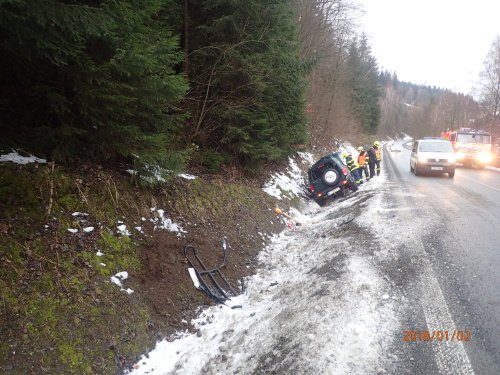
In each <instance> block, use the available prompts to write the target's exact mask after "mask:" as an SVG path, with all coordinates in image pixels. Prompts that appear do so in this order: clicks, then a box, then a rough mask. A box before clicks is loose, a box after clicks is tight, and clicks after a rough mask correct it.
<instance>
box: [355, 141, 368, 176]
mask: <svg viewBox="0 0 500 375" xmlns="http://www.w3.org/2000/svg"><path fill="white" fill-rule="evenodd" d="M358 152H359V155H358V165H359V169H360V175H361V177H363V173H364V174H365V179H366V181H370V173H369V172H368V161H369V160H370V157H369V156H368V153H367V152H366V151H365V149H364V148H363V146H359V147H358Z"/></svg>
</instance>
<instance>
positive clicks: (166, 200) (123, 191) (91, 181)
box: [0, 163, 281, 374]
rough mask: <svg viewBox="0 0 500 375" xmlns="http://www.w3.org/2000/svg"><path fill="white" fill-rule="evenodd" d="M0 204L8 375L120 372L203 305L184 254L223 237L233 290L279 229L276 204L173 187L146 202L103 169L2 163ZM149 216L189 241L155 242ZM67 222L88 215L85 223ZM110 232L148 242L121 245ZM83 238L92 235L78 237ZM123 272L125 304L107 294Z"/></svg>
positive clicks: (198, 184)
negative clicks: (178, 226)
mask: <svg viewBox="0 0 500 375" xmlns="http://www.w3.org/2000/svg"><path fill="white" fill-rule="evenodd" d="M0 203H1V205H0V248H1V252H0V336H1V337H2V340H1V342H0V370H1V371H2V372H6V373H12V374H18V373H19V374H25V373H66V374H72V373H73V374H93V373H100V374H104V373H106V374H111V373H116V372H119V371H120V369H121V368H122V367H123V366H124V365H126V364H129V363H130V362H131V361H133V360H134V359H135V358H136V357H137V356H138V355H139V354H141V353H143V352H144V351H146V350H147V349H148V348H151V347H152V346H153V345H154V342H155V341H156V340H157V339H158V338H159V337H161V336H163V335H164V334H166V333H169V332H172V330H173V329H174V328H179V327H178V326H176V324H178V322H179V321H180V320H181V319H182V318H183V317H186V318H188V317H190V316H191V315H190V314H192V312H193V311H194V308H195V306H197V305H198V304H200V303H207V299H206V298H205V297H203V296H201V294H200V293H199V292H198V291H196V290H194V288H192V286H191V284H190V283H191V282H190V280H189V279H188V277H187V273H186V272H185V262H184V261H183V259H182V256H180V254H181V253H180V249H182V246H184V245H185V244H186V243H190V241H194V243H196V244H197V245H198V246H200V247H201V248H204V249H206V250H207V251H211V252H213V253H215V251H214V249H216V247H217V246H218V245H217V243H218V241H219V239H220V238H221V237H222V236H223V235H226V236H227V237H228V238H229V241H230V243H233V244H234V246H233V248H234V249H235V252H234V255H232V258H231V267H230V269H228V273H229V276H230V277H231V279H232V280H237V278H238V277H241V276H243V275H245V274H248V273H249V272H251V267H250V266H248V264H250V263H251V258H252V257H253V256H254V255H255V254H256V252H257V251H258V249H259V248H260V246H261V241H260V239H259V241H257V239H256V238H255V233H256V232H257V231H262V232H269V231H272V230H273V229H274V230H275V231H276V230H279V229H280V228H281V227H280V226H278V225H274V226H273V225H271V224H269V223H270V222H271V221H272V220H273V219H274V218H273V214H272V212H271V210H270V209H269V207H272V205H273V204H274V201H273V200H272V199H271V198H270V197H268V196H267V195H266V194H264V193H263V192H262V191H261V189H260V188H259V186H258V185H255V184H251V183H249V182H248V181H241V182H233V183H227V182H225V181H223V180H220V179H215V180H210V181H204V180H202V179H196V180H194V181H191V182H187V181H184V180H180V179H179V180H176V181H174V182H173V183H171V184H169V185H168V186H165V187H163V188H157V189H153V190H148V189H141V188H137V187H134V186H133V185H132V184H131V183H130V181H129V179H128V178H127V177H124V176H121V175H119V174H116V173H112V172H107V171H104V170H102V169H94V168H90V167H87V168H85V167H82V168H80V169H79V170H78V171H68V170H65V169H63V168H59V167H56V168H55V169H51V167H50V166H49V165H34V164H30V165H25V166H19V165H13V164H8V163H5V164H0ZM151 207H162V208H164V209H165V210H166V212H167V213H168V214H169V216H173V218H174V221H176V222H179V220H180V222H181V223H183V226H184V227H185V228H186V229H188V235H187V236H186V237H184V238H179V237H176V236H175V235H173V234H170V233H165V232H164V231H162V232H159V231H155V230H153V228H152V225H151V224H150V223H149V219H150V218H153V219H154V217H153V215H154V212H152V211H151V209H150V208H151ZM49 211H50V213H49ZM75 211H80V212H85V213H88V214H89V216H88V217H86V220H87V222H81V221H79V220H77V219H76V218H75V217H74V216H72V215H71V213H73V212H75ZM142 217H144V218H146V219H147V221H146V224H145V223H144V222H143V221H142V220H141V218H142ZM118 221H123V222H125V223H126V224H127V226H128V229H129V230H130V231H134V229H132V228H133V227H134V226H135V225H141V226H143V227H144V230H145V232H146V234H147V235H145V236H143V235H138V234H137V235H136V234H134V235H133V236H131V237H126V236H121V235H119V234H117V232H116V226H117V223H118ZM266 223H267V224H266ZM85 226H94V227H95V230H94V231H93V232H90V233H83V231H82V230H81V229H82V228H83V227H85ZM68 228H77V229H79V232H78V233H77V234H71V233H69V232H68V230H67V229H68ZM242 228H243V229H242ZM245 228H246V230H245ZM207 229H209V230H207ZM167 248H168V249H170V248H171V249H175V250H173V252H171V253H167V251H166V250H165V249H167ZM97 250H100V251H102V252H103V253H104V256H102V257H98V256H97V255H96V252H97ZM236 250H237V251H236ZM207 254H208V253H207ZM207 257H208V259H212V258H213V260H214V262H216V258H214V257H215V255H214V256H213V257H212V258H210V255H207ZM101 263H105V264H106V266H102V265H101ZM159 266H161V269H160V270H159V272H156V271H158V270H157V268H158V267H159ZM249 268H250V269H249ZM124 270H126V271H128V272H129V274H130V275H131V277H130V279H129V280H127V281H126V284H127V286H126V287H128V286H131V287H132V288H133V289H134V290H135V293H133V294H131V295H128V294H126V293H124V292H123V291H120V289H119V288H118V287H117V286H116V285H114V284H112V283H110V282H109V276H110V275H113V274H115V273H116V272H119V271H124ZM153 271H155V272H153ZM172 285H177V286H178V287H175V288H173V287H172ZM146 286H147V288H146ZM165 301H169V303H168V304H164V302H165Z"/></svg>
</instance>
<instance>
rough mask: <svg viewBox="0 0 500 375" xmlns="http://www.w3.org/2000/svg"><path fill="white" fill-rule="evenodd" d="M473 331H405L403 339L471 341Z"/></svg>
mask: <svg viewBox="0 0 500 375" xmlns="http://www.w3.org/2000/svg"><path fill="white" fill-rule="evenodd" d="M471 337H472V331H470V330H465V331H460V330H453V331H404V334H403V341H407V342H412V341H470V339H471Z"/></svg>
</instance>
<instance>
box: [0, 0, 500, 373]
mask: <svg viewBox="0 0 500 375" xmlns="http://www.w3.org/2000/svg"><path fill="white" fill-rule="evenodd" d="M359 12H360V10H359V9H358V8H357V6H356V4H355V2H354V1H353V0H307V1H292V0H272V1H268V0H248V1H229V0H200V1H195V0H144V1H131V0H126V1H111V0H103V1H99V2H96V1H83V0H73V1H62V0H57V1H35V2H33V1H27V0H6V1H1V2H0V31H1V33H2V35H3V41H2V43H1V45H0V52H1V54H0V56H1V57H0V66H1V70H0V71H1V73H0V83H1V85H0V87H1V88H0V132H1V133H0V134H1V136H0V155H4V154H6V153H9V152H11V150H15V151H16V152H19V153H21V154H23V155H27V154H33V155H35V156H37V157H39V158H44V159H46V160H47V161H48V163H46V164H28V165H16V164H12V163H9V162H1V163H0V248H1V252H0V322H1V323H0V334H1V335H2V338H3V339H2V341H1V343H0V370H1V371H6V372H11V373H30V372H35V373H68V374H69V373H74V374H91V373H114V372H117V371H120V369H122V368H123V367H124V366H126V365H127V364H129V363H132V362H133V360H134V359H135V358H136V357H137V356H138V355H139V354H141V353H143V352H145V351H146V349H147V348H150V347H151V346H152V345H153V344H154V342H155V340H157V339H158V338H161V337H164V336H165V335H167V334H168V333H172V332H173V331H174V330H175V329H181V328H182V329H189V325H183V324H181V323H179V322H180V321H182V319H187V320H189V317H190V316H191V315H190V314H193V312H194V311H195V308H196V306H198V305H199V304H202V303H210V301H208V300H207V299H206V298H204V297H203V296H201V295H200V294H199V292H197V291H196V290H194V288H193V287H192V284H191V281H190V280H189V279H188V278H187V277H186V272H185V263H184V260H183V258H182V255H181V249H182V247H183V246H184V245H186V244H187V243H191V242H192V243H195V244H196V245H198V246H199V247H200V248H203V249H205V251H207V254H212V255H207V256H209V257H212V258H210V259H211V260H213V261H214V262H215V263H216V262H217V256H218V255H217V254H218V253H217V251H218V249H219V248H220V241H221V239H222V238H223V237H227V238H228V239H229V242H230V243H232V244H234V245H233V246H234V247H235V248H236V249H237V250H238V251H237V252H235V253H234V254H235V255H234V258H233V259H232V260H233V262H234V263H233V267H232V268H231V270H230V271H228V272H229V277H230V278H231V280H232V281H233V282H237V280H239V278H241V277H242V276H244V275H246V274H248V273H251V272H252V271H253V270H254V267H255V264H254V257H255V254H256V253H257V251H258V250H259V249H260V248H261V246H262V242H263V241H262V238H260V237H256V233H258V232H262V233H272V232H273V231H278V230H280V229H282V228H283V226H282V225H281V224H279V223H278V222H277V221H275V216H274V214H273V208H274V207H273V206H274V205H275V204H276V201H275V200H273V199H272V198H271V197H269V196H268V195H266V194H265V193H264V192H263V191H262V189H261V186H262V182H263V179H264V177H263V176H266V173H268V172H270V171H272V170H276V169H279V168H281V167H283V163H284V161H285V160H287V158H288V157H289V156H291V155H293V154H294V153H295V152H296V151H297V150H303V149H308V150H312V151H314V152H316V153H317V154H323V153H326V152H330V151H332V149H333V148H335V147H336V145H337V144H338V142H340V141H341V140H347V141H352V142H353V144H358V143H359V144H365V143H368V142H372V141H373V140H374V139H375V138H378V137H382V136H394V135H397V134H400V133H402V132H405V133H408V134H410V135H418V134H420V133H424V132H428V131H434V130H436V129H438V128H442V127H443V126H444V127H448V126H455V125H456V124H461V123H462V122H464V121H465V122H466V121H468V120H470V119H471V118H472V117H471V116H475V115H474V114H475V113H482V112H481V108H482V107H480V106H479V104H478V103H476V102H475V101H474V100H473V99H472V98H471V97H466V96H463V95H457V94H454V93H451V92H447V91H443V90H440V89H436V88H432V89H431V88H425V87H421V86H416V85H413V84H411V83H404V82H399V81H398V79H397V77H396V75H395V74H393V73H387V72H383V71H381V69H380V67H379V66H378V64H377V61H376V59H375V58H374V57H373V55H372V52H371V49H370V42H369V40H368V38H367V37H366V35H364V34H363V33H360V32H359V30H358V27H357V25H356V19H357V17H359V14H360V13H359ZM491 56H492V57H491V59H490V60H489V61H491V64H492V65H491V66H492V67H494V66H495V61H496V60H495V56H497V55H495V54H494V52H492V55H491ZM497 65H498V64H497ZM489 66H490V65H488V67H489ZM492 69H493V68H492ZM492 72H493V73H494V72H495V71H494V69H493V70H492ZM488 97H491V96H488ZM488 108H493V107H488ZM497 108H498V107H497ZM478 116H479V115H477V116H476V117H475V118H479V117H478ZM491 116H493V117H491ZM495 116H497V117H495ZM481 118H482V117H481ZM484 118H485V119H486V118H488V119H490V118H496V119H498V113H497V114H495V113H494V110H493V112H490V117H484ZM485 121H486V120H485ZM488 121H489V120H488ZM422 124H426V125H425V126H426V127H424V125H422ZM127 170H128V172H126V171H127ZM186 170H188V171H190V172H191V173H194V174H196V176H198V178H196V179H194V180H189V181H186V180H183V179H182V178H179V177H177V175H178V173H179V172H182V171H186ZM285 205H286V204H285ZM155 208H156V209H159V208H161V209H162V210H164V211H165V212H166V213H167V214H168V215H169V217H172V218H174V219H176V220H179V222H180V223H181V224H183V225H185V226H186V227H189V228H190V230H189V231H188V234H187V235H186V236H184V237H183V236H177V234H175V233H174V234H172V233H167V234H165V233H164V232H163V231H158V230H156V228H155V224H154V222H155V220H159V217H158V211H157V210H156V211H155ZM78 212H80V213H82V214H85V215H84V216H79V215H78V214H75V213H78ZM143 219H144V220H143ZM151 220H153V221H151ZM120 223H124V224H126V225H127V226H128V230H129V231H131V232H132V233H133V234H132V235H130V236H129V235H126V234H125V235H124V234H123V233H121V232H120V231H119V230H118V229H117V228H118V226H120V225H123V224H120ZM90 227H93V229H92V230H90V229H88V231H85V229H86V228H90ZM134 227H141V231H142V232H144V233H142V232H141V231H139V230H137V231H136V232H133V231H134V229H133V228H134ZM68 229H71V230H72V231H75V230H76V232H70V231H68ZM148 236H150V237H148ZM98 253H102V255H97V254H98ZM214 254H215V255H214ZM123 271H127V272H128V273H129V274H130V275H131V277H130V279H127V280H122V281H123V283H124V285H125V287H123V288H121V287H118V286H117V285H115V284H113V283H112V282H110V277H111V276H113V275H116V274H117V273H119V272H123ZM129 286H130V288H131V289H134V288H139V290H140V291H137V292H134V293H132V294H131V295H130V294H127V293H125V292H124V290H125V291H126V290H127V288H129ZM174 286H177V288H174ZM122 289H123V290H122Z"/></svg>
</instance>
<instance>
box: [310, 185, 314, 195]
mask: <svg viewBox="0 0 500 375" xmlns="http://www.w3.org/2000/svg"><path fill="white" fill-rule="evenodd" d="M309 191H310V192H311V193H314V185H309Z"/></svg>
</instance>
